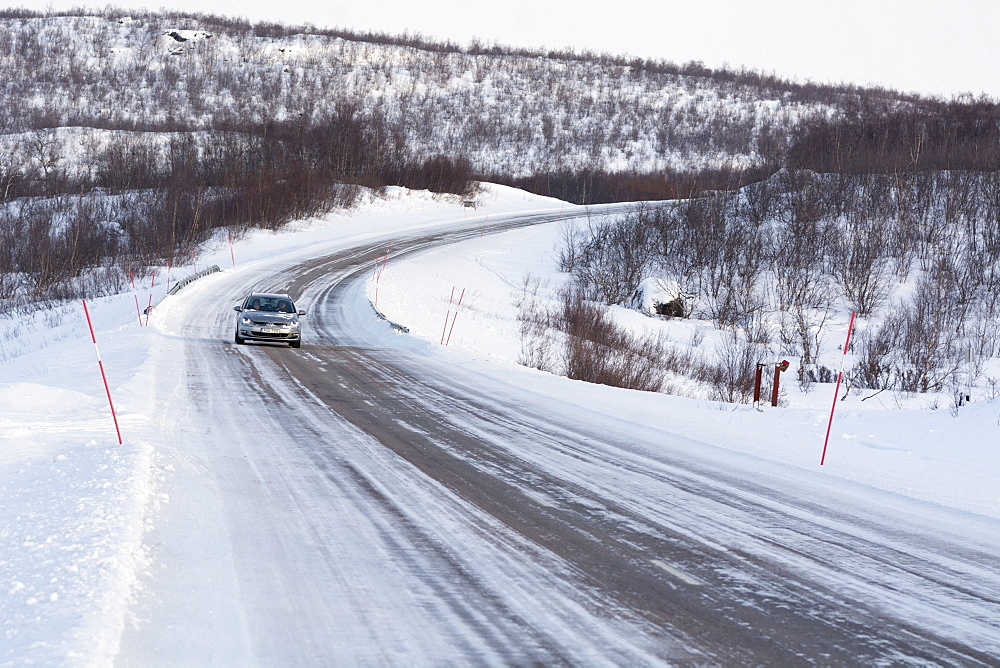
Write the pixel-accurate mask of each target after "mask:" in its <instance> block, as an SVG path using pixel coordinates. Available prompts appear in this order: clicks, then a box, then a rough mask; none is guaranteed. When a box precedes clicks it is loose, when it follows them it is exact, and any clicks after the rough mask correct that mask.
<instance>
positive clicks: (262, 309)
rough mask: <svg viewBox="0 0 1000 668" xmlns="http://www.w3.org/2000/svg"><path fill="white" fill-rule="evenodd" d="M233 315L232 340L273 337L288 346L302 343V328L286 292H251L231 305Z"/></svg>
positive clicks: (297, 313) (299, 313)
mask: <svg viewBox="0 0 1000 668" xmlns="http://www.w3.org/2000/svg"><path fill="white" fill-rule="evenodd" d="M233 310H235V311H236V312H237V313H238V315H237V316H236V336H235V337H234V338H235V341H236V343H238V344H240V345H242V344H244V343H246V342H247V341H277V342H281V343H287V344H288V345H290V346H291V347H292V348H299V347H301V346H302V332H301V328H300V326H299V316H300V315H305V314H306V312H305V311H298V310H296V308H295V303H294V302H293V301H292V298H291V297H289V296H288V295H286V294H272V293H264V292H251V293H250V294H249V295H247V297H246V299H244V300H243V304H242V305H239V306H234V307H233Z"/></svg>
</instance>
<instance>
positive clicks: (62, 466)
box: [0, 186, 1000, 665]
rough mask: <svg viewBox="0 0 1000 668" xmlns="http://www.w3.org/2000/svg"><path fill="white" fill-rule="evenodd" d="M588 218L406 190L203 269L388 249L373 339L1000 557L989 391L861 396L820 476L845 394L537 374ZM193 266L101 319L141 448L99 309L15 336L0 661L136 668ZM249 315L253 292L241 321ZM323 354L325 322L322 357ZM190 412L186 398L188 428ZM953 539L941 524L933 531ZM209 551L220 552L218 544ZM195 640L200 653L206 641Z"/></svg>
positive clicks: (22, 328)
mask: <svg viewBox="0 0 1000 668" xmlns="http://www.w3.org/2000/svg"><path fill="white" fill-rule="evenodd" d="M534 210H548V211H554V212H560V213H561V214H564V216H565V220H564V221H562V222H560V223H553V224H547V225H539V226H535V227H530V228H525V229H520V230H516V231H511V232H504V233H501V234H491V233H490V232H489V230H488V225H489V222H490V220H491V219H492V220H494V221H495V220H497V219H499V218H500V217H501V216H502V215H503V214H505V213H513V212H524V211H534ZM588 214H591V215H600V208H599V207H595V208H593V209H591V210H586V209H584V208H582V207H576V206H573V205H569V204H564V203H561V202H558V201H554V200H551V199H546V198H541V197H536V196H533V195H528V194H526V193H523V192H520V191H516V190H512V189H508V188H503V187H497V186H484V190H483V191H482V192H481V193H480V195H479V196H478V197H477V208H476V209H475V210H471V209H467V208H463V207H462V204H461V200H459V199H457V198H454V197H449V196H432V195H430V194H428V193H416V192H408V191H404V190H398V189H397V190H391V191H390V194H389V196H388V197H385V198H375V197H373V198H370V199H369V200H368V201H367V202H366V203H365V204H364V205H363V206H362V207H361V208H359V209H358V210H355V211H352V212H349V213H335V214H331V215H329V216H327V217H325V218H323V219H321V220H310V221H302V222H299V223H296V224H293V225H290V226H288V227H287V228H286V229H285V230H283V231H281V232H279V233H272V232H262V231H260V232H253V233H250V234H248V235H246V237H244V238H242V239H238V240H235V243H234V244H233V245H232V246H230V245H229V243H227V240H226V238H225V236H224V235H218V236H217V237H216V238H215V239H214V240H212V241H211V242H209V243H207V244H205V245H203V246H202V247H201V248H200V249H199V251H198V256H197V264H198V268H199V269H203V268H205V267H207V266H209V265H212V264H217V265H219V266H220V267H221V268H222V270H223V271H222V272H221V273H220V274H214V275H211V276H208V277H205V278H203V279H201V281H203V282H211V281H218V280H225V276H226V275H227V274H229V275H230V276H231V275H232V273H234V272H239V273H241V274H242V275H243V276H244V277H246V280H247V282H250V281H252V279H253V276H254V275H255V272H260V271H263V270H265V269H267V268H272V267H275V266H279V265H281V266H287V265H291V264H294V263H295V262H296V261H301V260H305V259H308V258H311V257H315V256H317V255H319V254H321V253H324V252H331V251H333V250H337V249H341V248H347V247H350V246H351V245H355V244H359V243H365V242H368V243H370V242H373V241H379V240H381V241H384V242H385V243H386V248H387V251H389V257H388V260H387V262H386V263H385V264H384V266H378V267H372V272H371V275H370V276H368V277H367V278H366V281H367V283H366V285H365V290H361V291H357V293H356V295H357V300H358V302H359V307H360V306H361V305H364V306H365V307H366V308H369V307H368V306H367V302H371V303H372V305H373V306H375V308H377V310H378V311H379V312H381V313H382V314H384V316H385V317H386V318H387V319H388V320H390V321H392V322H393V323H397V324H398V325H401V326H403V327H405V328H406V329H407V330H408V333H405V334H403V333H399V331H398V330H396V329H392V328H390V327H389V326H388V325H387V324H386V323H385V322H384V321H382V320H379V319H376V318H375V317H374V314H373V316H372V317H371V319H370V323H368V325H367V329H366V330H365V332H364V334H365V335H366V336H370V337H371V340H372V341H374V342H377V344H378V345H386V346H394V345H398V346H408V347H410V348H419V349H420V350H422V351H423V353H424V354H428V355H434V356H437V357H439V358H441V359H445V360H447V361H448V362H449V363H450V364H453V365H454V366H455V368H456V369H474V370H476V372H477V373H486V374H489V375H490V376H493V377H495V378H498V379H502V380H503V381H504V382H505V383H507V384H509V385H510V386H511V387H514V388H518V387H520V388H523V390H524V392H525V394H530V395H531V396H532V397H534V398H535V400H537V401H541V402H545V403H548V404H551V405H553V406H555V405H558V406H560V410H564V411H565V410H577V411H586V412H587V413H588V414H591V415H598V416H607V423H608V424H609V425H615V428H620V427H621V425H622V424H623V423H624V424H628V425H632V426H633V427H634V429H636V430H637V431H642V432H643V433H648V432H650V431H652V432H655V433H662V434H676V435H680V436H682V437H687V438H690V439H692V442H696V443H699V444H701V446H702V447H703V448H704V449H705V452H706V453H707V455H706V456H711V457H714V458H717V459H718V461H720V462H727V463H733V462H734V461H761V462H767V463H768V464H769V466H773V467H777V469H778V470H781V471H783V472H784V473H785V475H787V477H788V478H793V479H797V478H804V479H808V480H811V481H813V482H814V483H815V484H814V485H813V487H812V489H813V491H814V493H815V494H816V496H817V500H818V501H820V502H821V501H822V498H823V496H824V494H825V493H826V492H827V491H828V490H838V491H842V490H843V489H844V488H845V487H846V488H849V489H851V490H853V491H854V492H855V493H856V494H857V495H858V496H859V500H861V501H863V500H864V499H865V498H867V495H869V494H871V495H872V498H876V496H877V498H880V499H884V498H887V497H886V494H885V493H886V492H888V493H890V495H889V498H894V499H896V502H897V503H898V505H899V506H900V507H913V508H925V509H927V511H928V516H929V517H937V515H936V511H937V510H941V509H944V510H950V511H960V512H959V513H957V514H956V513H952V514H950V515H948V516H949V517H955V516H958V517H965V518H967V525H965V526H949V527H947V529H948V530H949V531H952V532H958V533H960V532H962V531H963V530H965V529H967V530H968V531H969V533H970V535H971V534H974V538H975V540H976V541H981V542H988V541H993V542H992V543H991V544H996V535H998V533H997V531H996V529H1000V452H998V449H997V447H996V443H997V437H998V431H1000V406H998V404H997V401H996V400H995V399H991V398H988V397H987V395H986V390H985V388H975V390H974V392H973V401H972V402H971V403H970V404H968V405H965V406H962V407H960V408H957V409H956V410H949V409H948V406H947V405H946V402H945V401H943V400H942V399H941V398H940V397H901V396H894V395H892V394H891V393H884V394H882V395H879V396H878V397H873V398H872V399H871V400H867V401H861V399H862V396H863V395H860V394H851V395H850V396H849V397H848V399H846V400H845V401H843V402H840V404H839V405H838V409H837V410H838V412H837V415H836V419H835V421H834V423H833V429H832V432H831V439H830V445H829V452H828V456H827V459H826V464H825V465H824V466H822V467H820V465H819V462H820V454H821V450H822V447H823V438H824V434H825V433H826V429H827V424H828V419H829V413H830V407H831V403H832V400H833V389H834V388H833V386H832V385H824V384H816V385H814V386H813V389H812V391H811V392H809V393H804V392H802V391H801V390H800V389H799V388H798V387H797V386H796V384H795V383H794V382H793V376H792V375H791V374H789V376H788V382H786V384H785V385H784V391H783V395H782V403H781V405H780V406H779V407H777V408H771V407H770V406H764V407H763V409H762V411H758V410H756V409H754V408H753V407H751V406H747V405H732V404H721V403H718V402H713V401H710V400H708V399H706V398H690V397H680V396H671V395H668V394H657V393H640V392H633V391H627V390H621V389H617V388H610V387H604V386H594V385H586V384H583V383H580V382H577V381H571V380H567V379H565V378H561V377H557V376H554V375H551V374H546V373H543V372H540V371H537V370H533V369H529V368H526V367H523V366H520V365H518V363H517V359H518V355H519V354H520V349H521V348H520V346H521V342H520V338H519V336H520V335H519V328H518V322H517V318H516V307H515V303H516V301H517V299H518V294H519V293H520V292H521V291H523V290H524V285H525V276H526V275H527V274H529V273H530V274H532V275H534V276H537V277H539V279H540V284H541V285H542V286H544V287H543V290H544V291H553V290H555V289H556V288H557V287H558V286H559V285H560V284H561V283H562V282H564V281H565V280H566V277H565V275H562V274H560V273H559V272H558V271H557V269H556V268H555V264H556V262H555V257H556V246H557V243H558V240H559V237H560V234H561V228H562V226H564V225H573V224H584V223H585V216H586V215H588ZM580 216H584V218H581V217H580ZM480 221H481V223H482V225H483V234H482V235H481V236H475V237H474V238H472V239H468V240H465V241H460V242H458V243H455V244H451V245H448V246H444V247H440V248H436V249H433V250H429V251H426V252H422V253H419V254H415V255H409V256H406V257H405V258H398V259H397V258H394V257H393V255H392V252H391V245H390V240H391V239H392V238H393V237H398V236H400V235H405V234H407V233H413V232H415V231H419V230H431V229H435V230H437V229H440V230H448V229H456V228H458V227H459V226H468V225H470V224H473V225H474V224H479V223H480ZM194 259H195V258H192V263H191V264H190V265H188V266H184V267H172V268H171V269H170V272H169V276H168V269H167V267H162V268H160V269H159V270H158V273H157V275H156V277H155V284H151V282H150V280H149V279H148V278H147V279H145V280H144V281H143V282H142V284H139V285H137V286H136V290H135V292H134V293H133V292H127V293H124V294H121V295H117V296H114V297H108V298H101V299H95V300H93V301H92V302H88V307H89V311H90V314H91V316H92V317H93V319H94V323H93V324H94V331H95V334H96V338H97V342H98V345H99V350H100V356H101V359H102V361H103V365H104V368H105V370H106V372H107V377H108V382H109V389H110V394H111V397H112V399H113V400H114V402H115V409H116V415H117V420H118V422H119V424H120V427H121V433H122V435H123V440H124V443H123V444H119V443H118V440H117V436H116V431H115V425H114V422H113V420H112V415H111V412H110V410H109V408H108V402H107V396H106V394H105V388H104V384H103V382H102V379H101V375H100V368H99V365H98V357H97V351H95V348H94V345H93V343H92V341H91V338H90V334H89V330H88V326H87V322H86V320H85V318H84V312H83V309H82V307H81V305H79V304H76V303H70V304H64V305H60V306H55V307H52V308H50V309H47V310H44V311H39V312H36V313H32V314H17V315H12V316H10V317H5V318H2V319H0V369H2V371H3V381H2V382H0V538H2V541H0V592H3V596H2V597H0V629H2V630H0V664H3V665H8V664H27V663H40V664H71V665H107V664H110V663H112V662H113V661H114V660H115V658H116V656H118V655H119V651H120V644H121V638H122V633H123V630H124V629H125V628H126V626H127V625H130V624H132V625H134V624H139V623H141V620H136V619H134V618H133V615H132V612H131V609H130V606H131V605H133V604H134V601H135V598H136V596H137V595H138V590H139V589H140V582H141V579H142V573H143V571H144V569H146V568H147V567H148V560H149V547H148V545H147V544H146V543H145V541H144V537H145V536H146V535H147V532H148V530H149V529H150V527H151V526H152V525H154V524H155V523H156V521H157V517H158V513H159V511H160V508H161V506H162V504H164V503H168V502H174V501H176V502H178V503H183V499H175V500H173V501H172V500H171V499H170V498H169V493H170V491H171V488H170V486H169V484H168V481H169V480H170V479H171V476H172V471H173V469H174V467H175V465H176V463H175V462H173V461H170V460H169V458H167V457H164V456H163V452H164V450H165V446H166V444H165V443H164V442H163V441H162V439H163V434H164V433H165V432H164V431H163V429H162V426H163V425H162V422H161V420H160V417H161V414H162V403H163V402H164V401H165V400H166V399H165V397H164V393H165V392H168V391H169V390H170V389H171V388H170V387H166V386H164V385H163V384H162V381H161V379H160V378H159V377H158V376H157V375H156V372H155V370H156V369H157V368H162V365H163V364H164V363H169V361H170V357H169V356H170V353H171V351H172V350H173V348H172V346H173V344H174V341H173V339H174V338H175V337H176V336H177V333H176V330H177V329H178V327H177V325H178V323H177V322H174V321H172V318H174V317H177V315H178V314H184V313H185V311H184V310H183V309H180V308H177V307H176V305H177V304H181V303H183V300H185V291H184V290H181V291H179V292H178V293H177V294H175V295H171V296H168V297H166V298H164V295H165V293H166V289H167V285H168V280H169V281H170V282H172V283H176V281H178V280H180V279H182V278H184V277H185V276H187V275H190V274H192V273H194V271H195V267H194V262H193V260H194ZM238 298H239V295H234V296H233V300H234V302H235V300H236V299H238ZM161 299H162V301H161ZM151 302H154V303H155V302H160V305H159V306H158V307H157V308H154V309H153V310H152V312H151V313H150V314H149V317H148V326H147V318H146V316H145V315H144V314H143V313H142V309H143V308H145V306H146V305H147V304H148V303H151ZM231 307H232V304H231V303H228V302H227V303H224V304H219V308H220V309H223V310H228V309H230V308H231ZM616 319H617V320H618V322H620V323H622V324H624V325H627V326H628V327H629V328H632V329H634V330H650V331H654V330H655V331H658V330H665V331H666V333H667V335H668V336H669V337H670V340H671V341H672V342H675V343H676V344H677V345H700V346H704V347H706V348H707V349H711V346H712V344H713V339H714V337H715V336H716V333H715V332H714V330H713V329H712V327H711V325H710V323H707V322H702V321H697V320H685V319H676V318H675V319H661V318H651V317H649V316H647V315H644V314H641V313H639V312H637V311H635V310H630V309H627V308H624V307H622V308H618V309H616ZM839 320H840V322H841V326H842V328H841V330H840V333H841V334H846V328H847V322H848V314H847V312H846V310H845V312H843V313H841V314H840V316H839ZM830 338H831V339H838V338H840V336H839V335H834V336H831V337H830ZM699 342H700V343H699ZM221 343H222V341H220V345H221ZM445 343H446V344H447V345H444V344H445ZM836 344H837V341H834V340H831V342H830V343H829V348H830V349H829V350H827V351H825V353H824V355H823V359H822V361H823V362H824V363H825V364H827V365H829V366H839V363H840V360H839V358H838V356H840V352H839V351H838V350H836ZM308 345H309V339H308V321H306V330H305V343H304V346H303V353H305V352H307V350H308ZM154 362H156V363H154ZM791 362H792V363H793V365H794V363H795V360H794V359H791ZM529 390H530V391H529ZM185 400H186V398H185V397H184V396H177V395H173V396H171V397H169V401H171V402H172V403H173V404H174V408H175V409H176V407H177V406H176V402H184V401H185ZM181 407H182V408H183V405H182V406H181ZM188 433H189V434H197V433H198V431H197V430H189V432H188ZM206 434H207V432H206ZM195 438H197V437H196V436H195ZM204 438H205V442H203V443H198V442H195V443H191V444H190V445H191V446H192V447H205V448H209V447H212V443H211V442H210V440H209V436H208V435H206V436H205V437H204ZM772 470H773V469H772ZM748 474H749V475H752V471H750V472H748ZM205 475H208V473H206V474H205ZM182 491H183V490H173V492H174V493H175V494H178V493H182ZM984 527H986V529H984ZM991 527H992V530H991V529H990V528H991ZM941 528H943V527H939V526H937V525H935V522H934V520H930V519H929V520H928V531H934V530H937V529H941ZM991 534H992V536H991ZM211 541H212V538H211V537H209V536H205V537H204V542H205V543H206V544H209V543H211ZM372 567H373V568H376V567H377V566H372ZM231 605H235V603H231ZM921 614H923V615H931V616H933V614H934V612H933V611H929V612H928V611H923V612H922V613H921ZM987 621H989V620H987ZM992 623H994V624H995V623H996V620H992ZM207 633H208V631H206V634H207ZM191 642H192V646H193V647H198V646H201V645H202V644H204V643H205V642H206V639H205V638H193V639H191ZM234 642H238V639H237V641H234Z"/></svg>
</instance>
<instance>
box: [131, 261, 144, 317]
mask: <svg viewBox="0 0 1000 668" xmlns="http://www.w3.org/2000/svg"><path fill="white" fill-rule="evenodd" d="M128 280H130V281H132V296H133V297H135V317H136V318H138V320H139V326H140V327H142V311H140V310H139V295H137V294H135V276H133V275H132V272H131V271H130V272H128Z"/></svg>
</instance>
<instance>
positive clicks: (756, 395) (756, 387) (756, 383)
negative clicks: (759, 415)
mask: <svg viewBox="0 0 1000 668" xmlns="http://www.w3.org/2000/svg"><path fill="white" fill-rule="evenodd" d="M763 371H764V365H763V364H758V365H757V374H756V376H754V380H753V405H754V406H756V405H757V404H758V403H760V378H761V374H762V373H763Z"/></svg>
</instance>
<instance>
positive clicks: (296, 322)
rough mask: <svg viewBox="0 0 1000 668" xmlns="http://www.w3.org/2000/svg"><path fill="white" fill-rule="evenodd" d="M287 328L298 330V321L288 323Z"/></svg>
mask: <svg viewBox="0 0 1000 668" xmlns="http://www.w3.org/2000/svg"><path fill="white" fill-rule="evenodd" d="M288 326H289V327H291V328H292V329H298V327H299V321H298V320H293V321H292V322H290V323H288Z"/></svg>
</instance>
